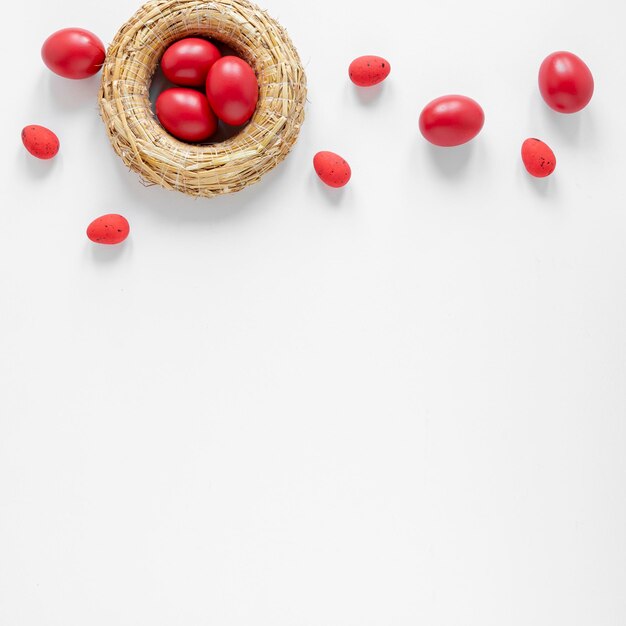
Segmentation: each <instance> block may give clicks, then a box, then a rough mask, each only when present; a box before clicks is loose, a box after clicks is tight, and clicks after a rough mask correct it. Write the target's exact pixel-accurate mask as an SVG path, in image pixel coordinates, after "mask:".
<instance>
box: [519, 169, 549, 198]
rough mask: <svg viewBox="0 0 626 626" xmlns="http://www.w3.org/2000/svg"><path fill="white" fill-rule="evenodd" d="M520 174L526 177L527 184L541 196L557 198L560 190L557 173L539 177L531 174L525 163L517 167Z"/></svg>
mask: <svg viewBox="0 0 626 626" xmlns="http://www.w3.org/2000/svg"><path fill="white" fill-rule="evenodd" d="M517 172H518V176H522V177H523V178H524V179H525V181H526V182H525V184H526V185H527V186H528V187H530V188H531V189H532V190H533V193H535V194H536V195H537V196H539V197H540V198H546V199H548V198H550V199H552V198H555V197H556V195H557V190H558V182H557V180H556V179H555V174H554V173H553V174H550V176H544V177H543V178H538V177H537V176H532V175H531V174H529V173H528V172H527V171H526V169H525V168H524V166H523V165H521V166H520V167H519V168H517Z"/></svg>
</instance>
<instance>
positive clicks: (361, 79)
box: [348, 54, 391, 87]
mask: <svg viewBox="0 0 626 626" xmlns="http://www.w3.org/2000/svg"><path fill="white" fill-rule="evenodd" d="M389 72H391V65H389V61H387V60H386V59H383V58H382V57H378V56H374V55H371V54H370V55H366V56H362V57H358V58H356V59H354V61H352V63H350V67H349V68H348V75H349V76H350V80H351V81H352V82H353V83H354V84H355V85H358V86H359V87H372V86H373V85H378V83H382V82H383V80H385V78H387V76H389Z"/></svg>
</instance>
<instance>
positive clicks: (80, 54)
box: [41, 28, 105, 79]
mask: <svg viewBox="0 0 626 626" xmlns="http://www.w3.org/2000/svg"><path fill="white" fill-rule="evenodd" d="M104 57H105V50H104V44H103V43H102V41H100V39H99V38H98V37H96V35H94V34H93V33H92V32H89V31H88V30H84V29H83V28H64V29H63V30H59V31H57V32H56V33H53V34H52V35H50V37H48V39H46V41H45V42H44V44H43V46H42V48H41V58H42V59H43V61H44V63H45V64H46V65H47V66H48V68H49V69H51V70H52V71H53V72H54V73H55V74H58V75H59V76H63V78H73V79H79V78H88V77H89V76H93V75H94V74H96V73H97V72H98V70H99V69H100V68H101V67H102V64H103V63H104Z"/></svg>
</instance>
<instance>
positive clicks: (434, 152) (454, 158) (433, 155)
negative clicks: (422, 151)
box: [427, 141, 475, 178]
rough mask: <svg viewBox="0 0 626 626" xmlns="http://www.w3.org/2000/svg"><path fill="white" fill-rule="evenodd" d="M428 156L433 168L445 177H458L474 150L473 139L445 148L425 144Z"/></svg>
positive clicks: (467, 164)
mask: <svg viewBox="0 0 626 626" xmlns="http://www.w3.org/2000/svg"><path fill="white" fill-rule="evenodd" d="M427 146H428V147H427V150H428V157H429V160H430V162H431V163H433V165H434V166H435V169H436V170H437V171H438V172H439V173H440V174H441V175H442V176H443V177H445V178H459V177H460V176H462V175H463V173H464V172H465V171H466V170H467V168H468V166H469V163H470V161H471V160H472V155H473V154H474V152H475V149H474V141H468V142H467V143H464V144H463V145H461V146H453V147H450V148H445V147H442V146H435V145H434V144H432V143H428V144H427Z"/></svg>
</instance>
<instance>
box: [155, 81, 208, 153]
mask: <svg viewBox="0 0 626 626" xmlns="http://www.w3.org/2000/svg"><path fill="white" fill-rule="evenodd" d="M155 108H156V114H157V117H158V118H159V122H161V124H162V125H163V127H164V128H165V130H167V132H168V133H170V134H172V135H174V137H177V138H178V139H181V140H182V141H193V142H199V141H204V140H205V139H208V138H209V137H210V136H211V135H212V134H213V133H214V132H215V130H216V129H217V119H216V117H215V114H214V113H213V111H212V110H211V107H210V106H209V102H208V100H207V99H206V97H205V96H204V94H201V93H200V92H199V91H196V90H195V89H187V88H185V87H174V88H172V89H166V90H165V91H163V92H161V94H160V95H159V97H158V98H157V100H156V105H155Z"/></svg>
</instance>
